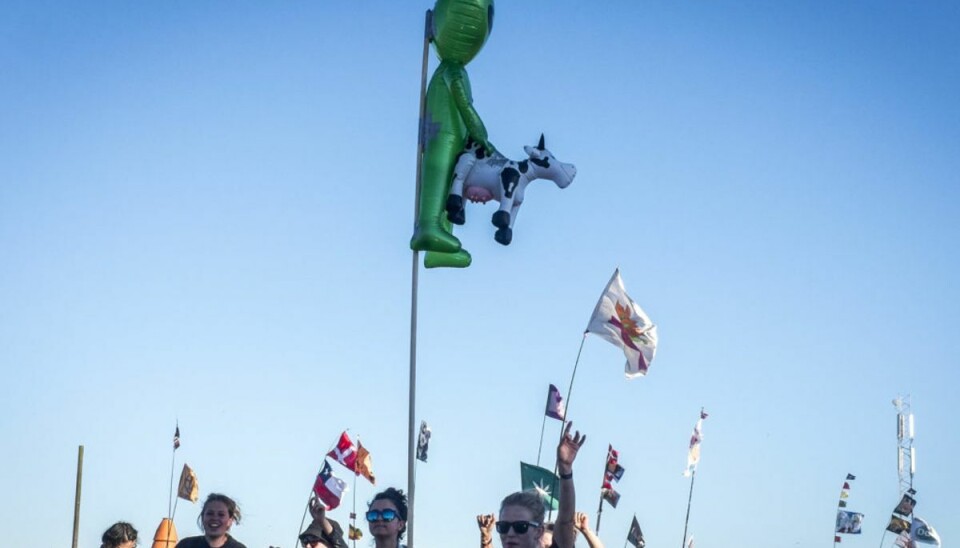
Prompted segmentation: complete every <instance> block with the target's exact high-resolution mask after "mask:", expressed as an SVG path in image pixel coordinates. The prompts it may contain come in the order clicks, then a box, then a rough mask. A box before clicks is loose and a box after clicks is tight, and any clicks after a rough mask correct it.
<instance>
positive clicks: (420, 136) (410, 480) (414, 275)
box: [407, 10, 433, 548]
mask: <svg viewBox="0 0 960 548" xmlns="http://www.w3.org/2000/svg"><path fill="white" fill-rule="evenodd" d="M432 27H433V12H432V11H431V10H427V12H426V13H425V14H424V24H423V59H422V62H421V69H420V120H419V130H418V132H417V187H416V188H417V191H416V194H415V200H414V208H413V218H414V222H416V219H418V218H419V217H420V175H421V172H422V170H423V149H424V146H425V143H424V129H425V128H424V123H425V120H426V110H427V61H428V55H429V53H430V39H431V37H432V34H433V33H432V30H431V29H432ZM419 263H420V253H419V252H418V251H417V250H413V257H412V265H411V276H410V388H409V391H410V401H409V406H408V410H407V429H408V431H407V502H408V504H407V546H408V548H413V524H414V520H413V512H414V494H415V486H416V481H415V479H414V466H415V462H414V461H415V460H416V451H417V431H416V425H415V424H414V421H415V416H416V413H417V289H418V286H419V274H420V264H419Z"/></svg>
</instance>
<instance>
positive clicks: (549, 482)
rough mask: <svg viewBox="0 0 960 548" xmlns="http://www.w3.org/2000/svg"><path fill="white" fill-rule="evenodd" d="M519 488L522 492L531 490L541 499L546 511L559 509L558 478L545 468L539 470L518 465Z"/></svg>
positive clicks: (535, 467)
mask: <svg viewBox="0 0 960 548" xmlns="http://www.w3.org/2000/svg"><path fill="white" fill-rule="evenodd" d="M520 488H521V489H523V490H524V491H526V490H528V489H533V490H534V491H536V492H537V493H539V494H540V498H541V499H543V506H544V508H546V509H547V510H554V511H556V510H557V509H559V508H560V503H559V502H558V501H559V498H560V492H559V489H560V478H558V477H557V476H556V474H554V473H553V472H551V471H550V470H547V469H546V468H540V467H539V466H534V465H532V464H527V463H525V462H521V463H520Z"/></svg>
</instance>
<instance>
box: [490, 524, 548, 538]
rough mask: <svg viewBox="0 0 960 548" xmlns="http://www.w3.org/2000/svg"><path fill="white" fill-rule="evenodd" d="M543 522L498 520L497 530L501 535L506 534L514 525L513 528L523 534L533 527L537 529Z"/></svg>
mask: <svg viewBox="0 0 960 548" xmlns="http://www.w3.org/2000/svg"><path fill="white" fill-rule="evenodd" d="M541 525H543V524H541V523H537V522H535V521H498V522H497V532H498V533H500V534H501V535H506V534H507V533H508V532H510V528H511V527H513V530H514V531H515V532H516V533H517V534H518V535H522V534H524V533H526V532H527V529H529V528H531V527H533V528H534V529H536V528H537V527H540V526H541Z"/></svg>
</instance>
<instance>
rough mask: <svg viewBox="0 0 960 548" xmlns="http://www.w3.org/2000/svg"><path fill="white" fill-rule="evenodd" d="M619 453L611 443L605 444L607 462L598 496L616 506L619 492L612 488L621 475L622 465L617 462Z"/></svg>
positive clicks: (618, 500)
mask: <svg viewBox="0 0 960 548" xmlns="http://www.w3.org/2000/svg"><path fill="white" fill-rule="evenodd" d="M619 459H620V454H619V453H618V452H617V450H616V449H614V448H613V446H612V445H609V444H608V446H607V464H606V466H605V467H604V471H603V485H601V486H600V496H601V497H602V498H603V500H605V501H607V503H608V504H610V506H612V507H614V508H616V507H617V503H619V502H620V493H618V492H617V491H616V489H614V488H613V483H614V482H619V481H620V478H622V477H623V472H624V469H623V466H620V464H619V462H618V461H619Z"/></svg>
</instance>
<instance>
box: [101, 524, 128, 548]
mask: <svg viewBox="0 0 960 548" xmlns="http://www.w3.org/2000/svg"><path fill="white" fill-rule="evenodd" d="M100 541H101V544H100V548H136V546H137V530H136V529H134V528H133V525H130V524H129V523H127V522H125V521H118V522H116V523H114V524H113V525H111V526H110V528H109V529H107V530H106V531H104V532H103V536H102V537H100Z"/></svg>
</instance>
